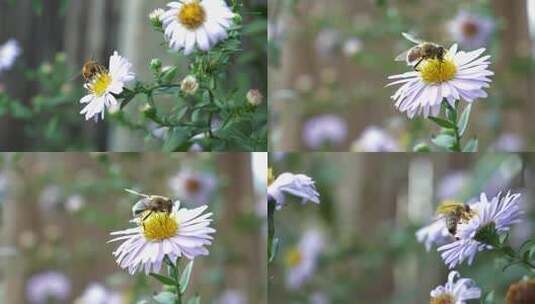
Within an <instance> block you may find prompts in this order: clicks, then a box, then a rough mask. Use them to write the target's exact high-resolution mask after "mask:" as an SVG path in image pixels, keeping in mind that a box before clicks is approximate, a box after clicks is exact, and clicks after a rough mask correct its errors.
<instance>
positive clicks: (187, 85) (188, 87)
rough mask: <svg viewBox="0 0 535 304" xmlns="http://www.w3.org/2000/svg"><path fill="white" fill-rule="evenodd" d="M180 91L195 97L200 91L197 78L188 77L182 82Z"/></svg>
mask: <svg viewBox="0 0 535 304" xmlns="http://www.w3.org/2000/svg"><path fill="white" fill-rule="evenodd" d="M180 89H181V90H182V91H183V92H184V93H186V94H189V95H193V94H195V93H196V92H197V90H198V89H199V82H197V78H195V76H193V75H188V76H187V77H186V78H184V79H183V80H182V83H181V84H180Z"/></svg>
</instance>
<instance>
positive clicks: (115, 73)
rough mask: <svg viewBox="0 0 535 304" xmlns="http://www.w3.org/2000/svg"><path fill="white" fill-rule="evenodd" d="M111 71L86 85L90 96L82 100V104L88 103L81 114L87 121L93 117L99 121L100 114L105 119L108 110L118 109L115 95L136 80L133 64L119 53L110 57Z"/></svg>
mask: <svg viewBox="0 0 535 304" xmlns="http://www.w3.org/2000/svg"><path fill="white" fill-rule="evenodd" d="M109 68H110V69H109V71H106V70H105V69H104V72H102V73H98V74H96V75H94V76H93V77H92V79H91V80H90V81H89V82H88V83H86V84H85V85H84V87H85V88H86V89H87V90H88V91H89V94H88V95H86V96H85V97H83V98H82V99H81V100H80V103H87V105H86V106H85V108H83V109H82V111H81V112H80V114H85V119H86V120H89V119H91V118H93V117H95V119H97V120H98V116H95V115H98V114H101V117H102V119H104V112H105V111H106V109H107V108H108V109H110V108H118V107H119V104H118V102H117V99H115V96H114V94H116V95H117V94H121V93H122V92H123V88H124V86H125V84H126V83H128V82H130V81H132V80H134V78H135V74H134V73H133V72H132V64H131V63H130V62H128V60H126V59H125V58H123V57H121V56H119V54H118V53H117V51H115V52H114V53H113V56H111V57H110V65H109Z"/></svg>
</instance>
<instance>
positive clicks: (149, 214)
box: [141, 210, 153, 223]
mask: <svg viewBox="0 0 535 304" xmlns="http://www.w3.org/2000/svg"><path fill="white" fill-rule="evenodd" d="M152 212H153V211H152V210H151V211H150V212H149V213H148V214H147V215H145V216H144V217H143V219H142V220H141V222H142V223H143V222H145V220H146V219H148V218H149V216H151V214H152Z"/></svg>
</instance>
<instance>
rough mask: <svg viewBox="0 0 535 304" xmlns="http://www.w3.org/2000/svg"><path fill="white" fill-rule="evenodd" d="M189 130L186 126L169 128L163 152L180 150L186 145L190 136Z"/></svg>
mask: <svg viewBox="0 0 535 304" xmlns="http://www.w3.org/2000/svg"><path fill="white" fill-rule="evenodd" d="M190 135H191V134H190V131H189V130H188V129H186V128H179V127H176V128H173V129H172V130H169V133H168V136H167V139H166V140H165V143H164V146H163V150H164V151H165V152H174V151H176V150H180V149H181V148H184V147H185V146H186V145H188V140H189V138H190Z"/></svg>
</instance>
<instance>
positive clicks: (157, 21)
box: [149, 8, 165, 28]
mask: <svg viewBox="0 0 535 304" xmlns="http://www.w3.org/2000/svg"><path fill="white" fill-rule="evenodd" d="M164 13H165V11H164V10H163V9H161V8H157V9H155V10H153V11H152V12H151V13H150V14H149V20H150V23H151V24H152V25H154V26H156V27H158V28H160V27H161V26H162V21H161V17H162V15H163V14H164Z"/></svg>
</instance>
